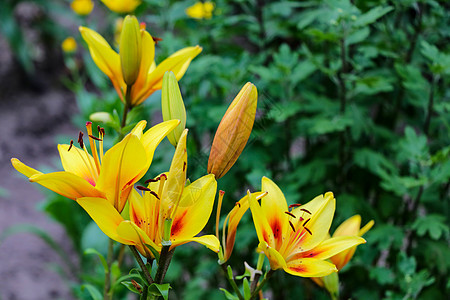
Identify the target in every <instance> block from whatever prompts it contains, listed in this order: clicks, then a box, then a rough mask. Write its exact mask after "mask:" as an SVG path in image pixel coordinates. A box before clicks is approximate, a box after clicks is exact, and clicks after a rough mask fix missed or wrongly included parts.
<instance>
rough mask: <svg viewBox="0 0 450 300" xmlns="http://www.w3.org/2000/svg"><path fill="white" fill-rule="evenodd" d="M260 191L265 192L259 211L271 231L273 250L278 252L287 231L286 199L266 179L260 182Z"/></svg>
mask: <svg viewBox="0 0 450 300" xmlns="http://www.w3.org/2000/svg"><path fill="white" fill-rule="evenodd" d="M261 191H262V192H267V195H266V196H265V197H263V198H262V199H261V211H262V212H263V214H264V216H265V218H266V220H267V222H268V223H269V225H270V227H271V229H272V233H273V238H274V241H275V247H274V248H275V249H278V250H279V249H281V246H282V244H283V242H284V239H285V237H286V235H287V230H288V229H289V223H288V221H289V220H288V215H287V214H286V213H285V212H286V211H288V206H287V203H286V198H284V194H283V192H282V191H281V190H280V188H279V187H278V186H277V185H276V184H275V183H274V182H273V181H272V180H270V179H269V178H267V177H263V178H262V180H261ZM289 230H290V229H289Z"/></svg>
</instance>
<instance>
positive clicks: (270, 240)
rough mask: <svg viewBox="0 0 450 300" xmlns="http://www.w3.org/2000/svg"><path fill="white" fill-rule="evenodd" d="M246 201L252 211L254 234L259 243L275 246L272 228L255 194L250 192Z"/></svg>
mask: <svg viewBox="0 0 450 300" xmlns="http://www.w3.org/2000/svg"><path fill="white" fill-rule="evenodd" d="M248 202H249V205H250V210H251V212H252V218H253V223H254V224H255V229H256V234H257V235H258V240H259V242H260V243H263V242H265V243H267V244H268V246H270V247H274V246H275V239H274V236H273V232H272V228H271V227H270V225H269V222H267V219H266V216H265V214H264V212H263V210H262V209H261V206H260V205H259V203H258V201H257V200H256V196H255V195H253V194H250V196H249V197H248Z"/></svg>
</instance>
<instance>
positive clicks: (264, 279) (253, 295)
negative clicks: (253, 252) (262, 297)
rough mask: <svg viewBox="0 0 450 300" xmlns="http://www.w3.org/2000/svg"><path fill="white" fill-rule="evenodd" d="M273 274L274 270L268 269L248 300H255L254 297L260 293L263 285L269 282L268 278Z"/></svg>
mask: <svg viewBox="0 0 450 300" xmlns="http://www.w3.org/2000/svg"><path fill="white" fill-rule="evenodd" d="M274 272H275V271H274V270H272V269H270V271H269V272H267V273H266V274H265V275H264V278H263V280H262V281H261V283H260V284H259V285H258V286H257V287H256V289H255V290H254V291H253V292H252V295H251V296H250V300H252V299H256V296H257V295H258V294H259V291H260V290H261V289H262V288H263V287H264V285H265V284H266V283H267V282H268V281H269V279H270V277H272V274H273V273H274Z"/></svg>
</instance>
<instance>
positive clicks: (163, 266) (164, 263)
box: [155, 245, 174, 284]
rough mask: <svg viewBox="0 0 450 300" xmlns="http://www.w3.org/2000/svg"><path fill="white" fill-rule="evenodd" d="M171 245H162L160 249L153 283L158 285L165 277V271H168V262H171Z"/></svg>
mask: <svg viewBox="0 0 450 300" xmlns="http://www.w3.org/2000/svg"><path fill="white" fill-rule="evenodd" d="M170 246H171V245H164V246H163V247H162V249H161V255H160V257H159V263H158V270H156V275H155V282H156V283H158V284H161V283H163V280H164V277H165V276H166V273H167V269H169V265H170V261H171V260H172V256H173V252H174V249H173V250H170Z"/></svg>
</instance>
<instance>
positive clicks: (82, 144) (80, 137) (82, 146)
mask: <svg viewBox="0 0 450 300" xmlns="http://www.w3.org/2000/svg"><path fill="white" fill-rule="evenodd" d="M83 135H84V134H83V132H81V131H80V133H79V134H78V144H80V147H81V149H83V148H84V142H83Z"/></svg>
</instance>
